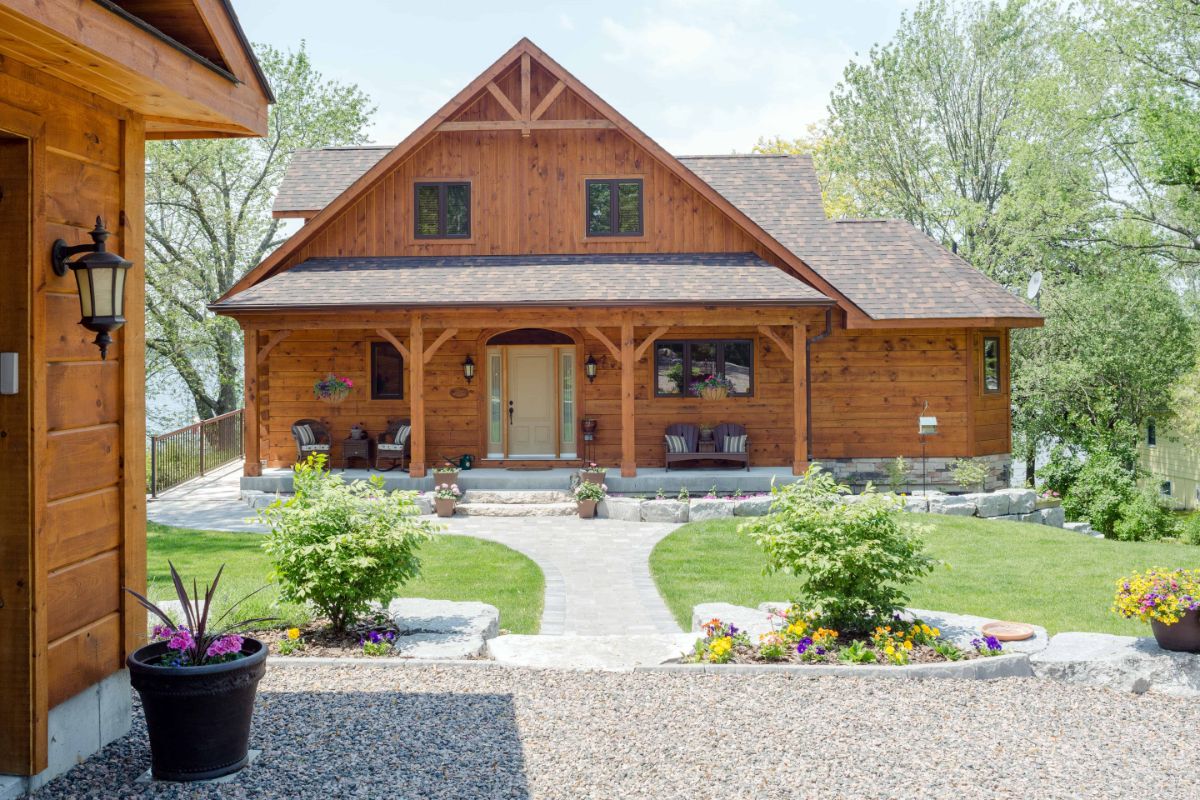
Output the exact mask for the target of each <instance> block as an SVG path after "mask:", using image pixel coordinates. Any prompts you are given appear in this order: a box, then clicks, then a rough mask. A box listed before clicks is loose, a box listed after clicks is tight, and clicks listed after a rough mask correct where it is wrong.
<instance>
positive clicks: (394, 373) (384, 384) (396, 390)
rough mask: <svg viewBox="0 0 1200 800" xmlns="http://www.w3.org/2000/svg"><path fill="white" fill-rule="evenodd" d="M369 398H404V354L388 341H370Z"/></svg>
mask: <svg viewBox="0 0 1200 800" xmlns="http://www.w3.org/2000/svg"><path fill="white" fill-rule="evenodd" d="M371 399H372V400H403V399H404V356H402V355H400V353H399V351H397V350H396V348H395V347H393V346H392V345H391V344H390V343H389V342H371Z"/></svg>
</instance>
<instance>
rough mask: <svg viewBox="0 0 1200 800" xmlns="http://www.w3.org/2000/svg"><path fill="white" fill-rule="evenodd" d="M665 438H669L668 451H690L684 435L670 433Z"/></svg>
mask: <svg viewBox="0 0 1200 800" xmlns="http://www.w3.org/2000/svg"><path fill="white" fill-rule="evenodd" d="M664 438H665V439H666V440H667V452H668V453H686V452H687V451H688V449H687V440H686V439H684V438H683V437H682V436H673V435H670V434H668V435H667V436H665V437H664Z"/></svg>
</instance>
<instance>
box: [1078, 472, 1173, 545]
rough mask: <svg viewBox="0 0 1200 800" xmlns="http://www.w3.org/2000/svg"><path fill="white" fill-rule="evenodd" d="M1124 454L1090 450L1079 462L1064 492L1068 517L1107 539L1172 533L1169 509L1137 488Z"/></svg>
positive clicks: (1137, 537) (1136, 537)
mask: <svg viewBox="0 0 1200 800" xmlns="http://www.w3.org/2000/svg"><path fill="white" fill-rule="evenodd" d="M1123 461H1124V459H1123V457H1121V456H1119V455H1113V454H1111V453H1109V452H1108V451H1101V452H1097V453H1093V454H1092V455H1091V457H1089V458H1088V460H1087V461H1086V462H1084V463H1083V464H1081V465H1080V467H1079V470H1078V473H1077V475H1076V477H1075V479H1074V481H1072V482H1071V483H1070V486H1069V488H1068V489H1067V492H1066V493H1065V494H1064V495H1063V511H1064V512H1065V513H1066V515H1067V518H1068V519H1086V520H1087V521H1088V522H1090V523H1091V525H1092V527H1093V528H1095V529H1096V530H1098V531H1100V532H1101V533H1103V534H1104V535H1105V536H1106V537H1108V538H1110V539H1122V540H1124V541H1144V540H1147V539H1161V538H1162V537H1163V536H1167V535H1169V534H1170V533H1171V531H1172V528H1173V522H1172V519H1171V512H1170V510H1169V509H1167V508H1165V507H1164V506H1163V505H1162V504H1161V503H1160V502H1159V500H1158V499H1157V498H1156V497H1155V496H1154V495H1152V494H1150V493H1149V492H1144V491H1142V490H1140V489H1139V488H1138V485H1137V473H1136V472H1131V471H1130V470H1129V468H1128V467H1127V466H1126V464H1124V463H1123Z"/></svg>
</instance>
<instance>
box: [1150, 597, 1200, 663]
mask: <svg viewBox="0 0 1200 800" xmlns="http://www.w3.org/2000/svg"><path fill="white" fill-rule="evenodd" d="M1150 630H1152V631H1154V639H1155V641H1156V642H1158V646H1159V647H1161V648H1162V649H1163V650H1175V651H1177V652H1180V653H1200V608H1198V609H1193V610H1191V611H1188V612H1186V613H1185V614H1184V615H1183V617H1182V618H1180V620H1179V622H1176V623H1175V624H1174V625H1166V624H1164V623H1162V622H1159V621H1158V620H1156V619H1152V620H1150Z"/></svg>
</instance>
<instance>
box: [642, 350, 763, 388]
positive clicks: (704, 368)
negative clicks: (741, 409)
mask: <svg viewBox="0 0 1200 800" xmlns="http://www.w3.org/2000/svg"><path fill="white" fill-rule="evenodd" d="M709 375H723V376H725V377H726V378H728V379H729V381H730V382H731V383H732V384H733V391H732V392H730V395H733V396H737V397H748V396H750V395H752V394H754V342H752V341H750V340H748V339H712V340H703V341H674V342H671V341H661V342H656V343H655V345H654V394H655V396H657V397H695V396H696V395H697V394H698V392H697V390H696V384H697V383H698V382H699V381H702V380H704V379H705V378H707V377H708V376H709Z"/></svg>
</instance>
